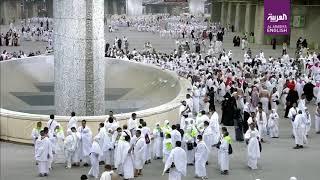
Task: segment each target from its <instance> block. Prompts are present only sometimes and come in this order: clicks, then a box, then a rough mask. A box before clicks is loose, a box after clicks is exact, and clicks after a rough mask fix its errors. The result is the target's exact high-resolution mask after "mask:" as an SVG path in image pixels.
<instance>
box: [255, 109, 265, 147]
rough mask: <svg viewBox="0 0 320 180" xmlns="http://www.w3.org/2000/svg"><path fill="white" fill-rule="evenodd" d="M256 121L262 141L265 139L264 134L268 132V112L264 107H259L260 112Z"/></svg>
mask: <svg viewBox="0 0 320 180" xmlns="http://www.w3.org/2000/svg"><path fill="white" fill-rule="evenodd" d="M256 122H257V125H258V129H259V136H260V138H261V142H264V141H263V138H264V136H265V135H266V134H267V124H268V119H267V115H266V113H265V112H264V111H263V109H262V107H259V108H258V112H257V115H256Z"/></svg>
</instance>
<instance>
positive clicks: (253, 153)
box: [245, 123, 260, 169]
mask: <svg viewBox="0 0 320 180" xmlns="http://www.w3.org/2000/svg"><path fill="white" fill-rule="evenodd" d="M245 139H246V141H247V144H248V147H247V149H248V151H247V153H248V166H249V167H250V168H251V169H257V168H258V167H257V164H258V159H259V158H260V146H259V132H258V130H257V129H256V128H255V125H254V124H253V123H252V124H250V128H249V130H248V131H247V132H246V134H245Z"/></svg>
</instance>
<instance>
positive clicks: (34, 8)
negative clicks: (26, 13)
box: [32, 2, 39, 17]
mask: <svg viewBox="0 0 320 180" xmlns="http://www.w3.org/2000/svg"><path fill="white" fill-rule="evenodd" d="M38 12H39V9H38V4H37V3H36V2H34V3H33V4H32V17H37V16H38V15H39V13H38Z"/></svg>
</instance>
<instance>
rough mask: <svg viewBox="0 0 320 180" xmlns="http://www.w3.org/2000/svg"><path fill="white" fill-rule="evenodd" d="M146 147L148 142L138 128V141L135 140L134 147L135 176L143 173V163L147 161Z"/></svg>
mask: <svg viewBox="0 0 320 180" xmlns="http://www.w3.org/2000/svg"><path fill="white" fill-rule="evenodd" d="M145 148H146V142H145V140H144V137H143V136H142V135H141V131H140V130H137V131H136V141H135V142H134V147H133V155H134V168H135V177H138V176H141V175H142V169H143V165H144V163H145V161H146V159H145Z"/></svg>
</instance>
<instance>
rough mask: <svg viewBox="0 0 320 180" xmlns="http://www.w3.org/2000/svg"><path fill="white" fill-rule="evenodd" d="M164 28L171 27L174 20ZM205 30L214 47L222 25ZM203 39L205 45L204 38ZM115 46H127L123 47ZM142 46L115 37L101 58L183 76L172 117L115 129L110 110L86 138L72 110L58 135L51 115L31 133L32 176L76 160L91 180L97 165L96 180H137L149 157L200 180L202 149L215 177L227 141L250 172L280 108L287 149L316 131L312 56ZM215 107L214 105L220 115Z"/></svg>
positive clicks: (318, 83)
mask: <svg viewBox="0 0 320 180" xmlns="http://www.w3.org/2000/svg"><path fill="white" fill-rule="evenodd" d="M161 18H163V17H161ZM161 18H156V19H158V20H157V21H160V20H159V19H161ZM167 18H169V17H167ZM164 19H166V18H164ZM169 19H170V18H169ZM144 21H145V20H141V21H140V20H139V18H138V19H137V20H136V22H135V21H134V20H130V21H125V22H127V24H129V26H134V27H137V28H138V30H139V26H141V24H143V23H144ZM167 21H168V22H170V20H167ZM176 21H180V20H176ZM192 21H193V20H192ZM195 23H196V22H195ZM146 24H147V23H146ZM166 24H167V26H171V28H174V27H177V28H178V27H179V23H176V24H177V26H175V25H172V24H174V23H172V24H171V25H170V23H166ZM182 24H186V23H182ZM190 24H192V22H190ZM172 26H174V27H172ZM195 26H196V24H195ZM187 27H188V26H187ZM211 27H213V28H212V29H214V28H217V32H218V33H221V34H219V35H217V37H216V38H217V40H216V41H219V42H222V41H223V34H224V29H223V27H219V25H218V24H217V25H213V26H211ZM140 28H141V27H140ZM209 29H210V28H209ZM189 30H190V29H189ZM201 32H202V33H203V31H201ZM212 32H214V31H212ZM159 33H161V32H159ZM180 33H182V32H180ZM189 33H191V32H189ZM195 34H196V33H195ZM209 34H210V31H209ZM182 36H183V35H182ZM219 36H220V37H219ZM221 36H222V39H221ZM193 38H196V37H192V35H191V34H190V37H189V39H193ZM182 39H183V37H182ZM212 39H214V36H212ZM218 39H219V40H218ZM205 41H209V42H210V41H212V40H211V38H210V36H209V35H208V38H206V39H205ZM122 42H124V43H125V44H127V45H125V46H124V48H123V47H122ZM221 46H222V43H221ZM145 49H147V50H143V51H142V52H138V51H137V50H135V49H133V50H132V51H129V49H128V40H127V38H126V37H123V38H122V40H121V38H116V40H115V42H114V44H113V45H112V47H111V48H110V45H109V44H107V45H106V56H110V57H115V58H119V59H121V60H127V61H136V62H140V63H147V64H153V65H155V66H159V67H161V68H162V69H164V70H170V71H174V72H176V73H177V74H178V75H179V76H181V77H183V78H186V79H188V80H189V81H190V84H191V86H190V87H189V88H188V94H186V98H185V100H183V101H182V102H181V106H180V109H179V119H178V120H173V119H171V120H165V121H163V120H160V121H159V123H156V125H155V126H154V127H151V126H148V125H147V122H146V121H144V120H143V119H140V118H138V117H139V114H135V113H133V114H132V116H131V118H130V119H128V120H127V122H126V124H125V125H123V126H120V125H119V122H118V121H117V119H116V118H115V117H114V116H113V112H112V111H111V112H110V114H109V116H108V118H107V119H106V120H105V122H102V123H100V124H99V127H97V128H98V129H99V131H98V134H96V135H94V134H92V131H91V130H90V128H89V127H88V126H87V125H86V121H85V120H82V121H81V125H80V122H79V123H78V118H77V117H76V115H75V113H74V112H72V113H71V117H70V119H69V123H68V125H67V129H66V131H64V130H63V128H62V126H61V125H60V124H59V123H58V122H57V121H56V120H55V119H54V115H51V116H50V119H49V121H48V123H47V125H46V126H42V124H41V122H38V123H37V126H36V127H35V128H34V129H33V131H32V138H33V141H34V144H35V159H36V162H37V166H38V170H39V174H40V176H47V175H48V174H49V171H50V170H51V164H52V163H53V162H55V163H65V165H66V168H72V167H77V166H80V162H81V163H82V164H83V165H84V166H89V164H90V165H91V168H90V170H89V173H88V175H89V176H93V177H95V178H99V175H100V174H99V165H101V164H106V170H107V171H106V172H104V173H103V174H102V175H101V180H107V179H111V176H112V175H115V174H119V175H121V176H123V178H124V179H133V178H135V177H138V176H141V175H142V170H143V168H145V167H146V165H147V164H149V163H151V162H152V160H160V159H162V161H163V163H164V169H163V173H169V179H172V180H176V179H181V177H182V176H186V175H187V169H186V168H187V166H192V165H193V166H194V168H195V173H194V174H195V176H196V177H199V178H201V179H207V178H208V177H207V173H206V165H207V164H208V162H210V163H214V160H212V159H209V158H208V157H209V156H208V155H209V153H210V152H213V153H217V154H218V160H217V162H218V164H219V167H220V170H221V174H223V175H227V174H228V173H229V170H230V167H229V156H230V155H231V154H233V153H237V150H236V149H235V150H234V149H233V148H232V142H233V141H234V140H236V141H239V142H245V143H244V146H246V147H247V166H248V167H250V168H251V169H257V168H258V160H259V159H260V156H261V152H262V143H263V142H265V141H272V140H271V138H279V131H280V127H279V121H280V119H282V118H281V117H280V115H279V114H278V111H281V110H284V111H285V112H284V113H281V114H284V117H283V118H287V119H288V121H290V122H291V124H292V136H293V137H294V140H295V142H294V144H295V146H294V148H295V149H301V148H303V146H304V145H305V144H306V143H307V140H308V133H310V130H311V124H312V122H313V121H312V119H314V125H315V130H316V132H317V133H318V134H319V133H320V61H319V56H318V55H317V54H316V53H315V52H314V53H312V52H309V51H307V52H304V49H303V48H300V50H299V53H298V57H297V58H290V57H289V55H288V54H287V53H286V52H283V54H282V56H281V57H278V58H276V57H272V56H270V57H269V58H266V57H265V56H264V53H263V51H261V52H260V53H259V54H257V55H253V54H252V52H251V50H250V48H248V49H247V50H246V51H244V56H243V59H242V60H241V59H238V60H236V59H234V58H233V55H232V52H231V51H228V52H226V51H225V50H224V49H222V48H221V50H220V51H214V52H210V49H208V50H207V51H205V52H201V51H198V50H196V49H197V48H195V49H192V48H189V49H187V48H185V47H183V48H178V49H176V50H174V51H173V52H172V53H171V54H166V53H159V52H156V51H155V50H154V49H153V50H150V49H152V45H151V43H150V42H147V43H146V47H145ZM312 103H315V104H317V106H316V108H315V109H311V110H309V109H308V108H307V104H312ZM215 104H221V105H219V106H221V110H222V114H221V115H219V114H218V112H217V111H216V105H215ZM311 111H312V112H314V113H315V115H314V117H312V116H311ZM226 126H233V127H234V130H235V137H231V135H230V134H229V132H228V130H227V128H226ZM91 128H93V127H91ZM229 130H230V128H229ZM65 132H66V134H65ZM111 167H112V168H111Z"/></svg>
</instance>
